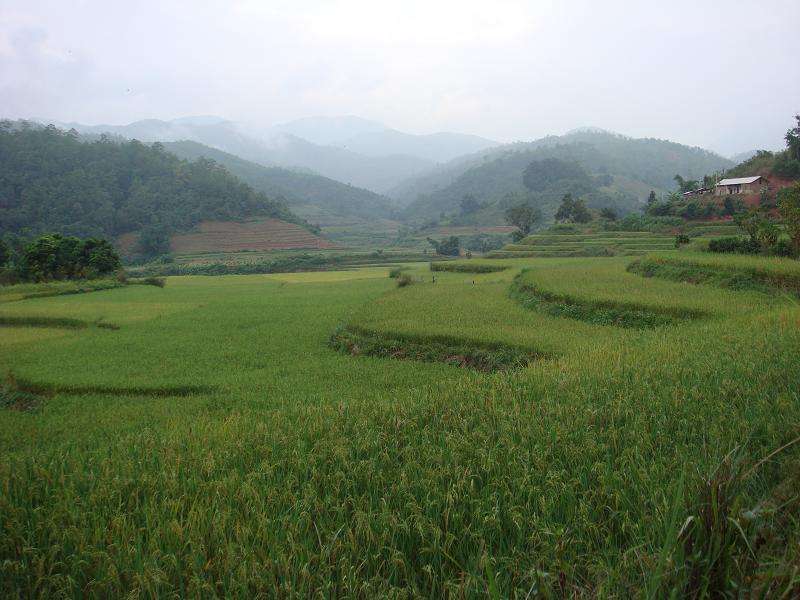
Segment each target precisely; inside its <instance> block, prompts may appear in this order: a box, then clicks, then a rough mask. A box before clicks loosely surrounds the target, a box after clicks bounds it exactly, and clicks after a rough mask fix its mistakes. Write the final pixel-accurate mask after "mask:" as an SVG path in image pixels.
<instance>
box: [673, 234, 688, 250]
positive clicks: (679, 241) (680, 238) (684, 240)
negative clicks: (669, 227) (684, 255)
mask: <svg viewBox="0 0 800 600" xmlns="http://www.w3.org/2000/svg"><path fill="white" fill-rule="evenodd" d="M690 241H691V240H690V239H689V236H688V235H686V234H685V233H679V234H678V235H676V236H675V247H676V248H680V247H681V246H684V245H686V244H688V243H689V242H690Z"/></svg>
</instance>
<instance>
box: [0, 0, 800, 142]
mask: <svg viewBox="0 0 800 600" xmlns="http://www.w3.org/2000/svg"><path fill="white" fill-rule="evenodd" d="M0 14H2V15H3V18H2V19H0V102H2V106H3V108H4V112H5V113H6V115H7V116H10V117H25V116H39V115H41V116H51V117H53V118H56V119H58V120H64V121H69V120H80V121H84V122H94V123H96V122H127V121H131V120H135V119H139V118H148V117H156V118H172V117H177V116H182V115H188V114H220V115H222V116H225V117H229V118H233V119H237V120H242V121H247V122H257V123H260V124H263V125H267V124H269V123H274V122H280V121H284V120H288V119H292V118H297V117H302V116H308V115H316V114H357V115H361V116H364V117H367V118H372V119H377V120H381V121H384V122H386V123H388V124H390V125H392V126H396V127H400V128H404V129H406V130H410V131H415V132H420V133H422V132H427V131H436V130H444V129H451V130H453V129H455V130H461V131H466V132H472V133H478V134H481V135H486V136H489V137H494V138H496V139H500V140H513V139H530V138H533V137H538V136H541V135H545V134H548V133H559V132H562V131H564V130H566V129H570V128H572V127H576V126H579V125H584V124H593V125H598V126H602V127H606V128H609V129H615V130H619V131H621V132H624V133H628V134H631V135H637V136H645V135H649V136H656V137H669V138H672V139H676V140H678V141H683V142H687V143H693V144H700V145H702V144H712V143H714V141H715V140H721V141H720V149H722V150H726V151H734V150H736V149H743V148H739V146H741V145H743V144H744V145H753V146H766V145H770V144H771V145H772V146H775V145H776V144H777V145H779V144H780V138H781V136H782V134H783V131H784V130H785V129H786V127H787V123H789V122H790V120H791V115H792V114H793V112H795V111H798V110H800V106H799V105H798V104H800V101H799V100H798V98H800V75H798V70H797V68H796V64H795V62H796V60H795V59H796V53H795V52H794V48H793V46H794V44H795V41H794V39H795V32H794V25H793V24H794V23H796V22H797V20H798V17H800V4H798V3H797V2H796V1H795V0H766V1H764V2H755V1H749V0H748V1H745V2H737V3H730V2H723V1H722V0H714V1H701V2H687V1H681V2H671V3H662V4H656V3H649V2H647V3H644V2H633V1H630V2H625V1H622V0H616V1H613V0H612V1H608V2H603V3H596V2H590V1H588V0H585V1H584V0H574V1H566V2H556V1H554V0H553V1H544V0H540V1H527V2H526V1H522V0H521V1H507V2H502V1H495V2H476V1H473V0H460V1H452V0H444V1H436V0H427V1H423V0H406V1H403V2H399V1H394V0H391V1H378V0H372V1H366V0H339V1H321V0H320V1H294V2H284V1H277V0H270V1H259V0H239V1H234V2H224V1H218V2H188V1H180V0H164V1H157V0H145V1H143V2H136V3H116V2H101V1H100V0H82V1H77V2H70V3H65V2H60V1H55V0H50V1H42V0H38V1H37V0H29V1H28V2H26V3H20V2H16V1H11V0H0ZM753 15H757V18H754V17H753ZM726 138H728V140H729V141H728V142H725V141H724V140H725V139H726ZM734 138H735V140H736V141H735V142H734V141H731V140H733V139H734ZM725 145H730V146H736V147H730V148H727V147H723V146H725Z"/></svg>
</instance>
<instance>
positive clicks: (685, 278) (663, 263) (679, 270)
mask: <svg viewBox="0 0 800 600" xmlns="http://www.w3.org/2000/svg"><path fill="white" fill-rule="evenodd" d="M627 270H628V272H629V273H635V274H637V275H641V276H642V277H659V278H661V279H668V280H670V281H682V282H686V283H693V284H705V285H713V286H716V287H721V288H728V289H732V290H751V291H757V292H764V293H769V294H774V293H777V292H790V293H792V294H794V295H796V296H800V268H799V269H798V271H797V272H791V271H781V270H777V269H774V270H773V269H766V268H760V267H753V266H746V265H737V264H733V263H731V264H725V263H722V262H718V263H710V262H702V261H698V260H692V259H685V258H679V257H664V256H647V257H644V258H640V259H637V260H634V261H633V262H631V263H630V264H629V265H628V267H627Z"/></svg>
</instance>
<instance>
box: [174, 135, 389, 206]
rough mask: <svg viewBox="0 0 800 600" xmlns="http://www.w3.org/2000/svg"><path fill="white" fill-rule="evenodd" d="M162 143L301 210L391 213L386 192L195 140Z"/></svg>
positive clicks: (181, 156) (178, 152)
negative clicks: (212, 163) (219, 167)
mask: <svg viewBox="0 0 800 600" xmlns="http://www.w3.org/2000/svg"><path fill="white" fill-rule="evenodd" d="M164 147H165V148H166V149H167V150H168V151H169V152H172V153H174V154H176V155H177V156H179V157H180V158H185V159H189V160H193V159H197V158H201V157H204V158H210V159H212V160H214V161H216V162H217V163H219V164H221V165H224V166H225V167H226V168H227V169H228V171H230V172H231V173H232V174H233V175H235V176H236V177H238V178H239V179H241V180H242V181H243V182H245V183H247V184H248V185H250V186H252V187H253V189H255V190H258V191H260V192H264V193H265V194H267V195H268V196H270V197H272V198H283V199H284V200H285V201H286V203H287V204H289V205H290V206H291V207H292V209H293V210H295V209H296V210H297V211H298V212H299V213H301V214H303V213H304V212H306V209H307V208H309V205H310V206H313V207H318V208H320V209H322V210H324V211H326V212H329V213H332V214H336V215H338V216H341V217H354V216H357V217H362V218H386V217H389V216H390V215H391V214H392V206H393V204H392V202H391V200H389V198H387V197H386V196H381V195H380V194H376V193H375V192H371V191H369V190H365V189H363V188H359V187H356V186H352V185H347V184H345V183H341V182H339V181H335V180H333V179H329V178H328V177H323V176H322V175H317V174H315V173H302V172H299V171H293V170H290V169H284V168H281V167H265V166H263V165H259V164H257V163H254V162H250V161H248V160H244V159H243V158H239V157H238V156H234V155H233V154H228V153H227V152H223V151H222V150H217V149H216V148H211V147H209V146H205V145H203V144H198V143H197V142H191V141H183V142H167V143H165V144H164ZM314 212H318V211H314Z"/></svg>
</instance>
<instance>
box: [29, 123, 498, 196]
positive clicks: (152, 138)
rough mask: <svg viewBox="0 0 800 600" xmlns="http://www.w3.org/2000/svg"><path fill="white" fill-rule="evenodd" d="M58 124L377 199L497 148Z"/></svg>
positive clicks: (413, 139) (296, 130)
mask: <svg viewBox="0 0 800 600" xmlns="http://www.w3.org/2000/svg"><path fill="white" fill-rule="evenodd" d="M39 121H40V122H43V123H46V122H48V121H47V120H39ZM56 124H57V125H59V126H60V127H63V128H65V129H75V130H76V131H78V132H79V133H81V134H84V135H102V134H108V135H112V136H120V137H123V138H126V139H137V140H139V141H141V142H177V141H184V140H190V141H194V142H198V143H201V144H204V145H206V146H210V147H212V148H216V149H218V150H222V151H224V152H227V153H229V154H233V155H235V156H238V157H240V158H243V159H245V160H249V161H252V162H255V163H258V164H261V165H265V166H279V167H287V168H291V169H306V170H310V171H313V172H315V173H317V174H319V175H323V176H325V177H329V178H331V179H335V180H337V181H340V182H342V183H346V184H350V185H354V186H357V187H362V188H366V189H368V190H371V191H373V192H377V193H383V192H385V191H386V190H388V189H389V188H391V187H394V186H396V185H398V184H399V183H400V182H402V181H405V180H406V179H408V178H410V177H413V176H415V175H417V174H419V173H421V172H423V171H426V170H428V169H430V168H433V167H434V166H435V165H436V164H437V163H440V162H445V161H448V160H451V159H452V158H455V157H456V156H459V155H462V154H467V153H471V152H476V151H478V150H481V149H484V148H490V147H492V146H494V145H496V143H495V142H493V141H491V140H486V139H484V138H480V137H477V136H471V135H464V134H458V133H446V132H442V133H435V134H430V135H412V134H408V133H403V132H400V131H397V130H394V129H391V128H389V127H385V126H383V125H380V124H379V123H375V122H373V121H367V120H366V119H359V118H357V117H344V118H338V117H331V118H326V117H318V118H313V119H301V120H298V121H293V122H290V123H286V124H284V125H278V126H275V127H272V128H270V129H269V130H268V131H266V132H264V134H263V135H254V134H252V133H251V132H249V131H245V129H244V127H243V126H241V125H239V124H237V123H234V122H233V121H227V120H225V119H222V118H219V117H213V116H201V117H185V118H180V119H173V120H171V121H163V120H159V119H145V120H142V121H136V122H134V123H130V124H128V125H84V124H82V123H56ZM309 138H310V139H309Z"/></svg>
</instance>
